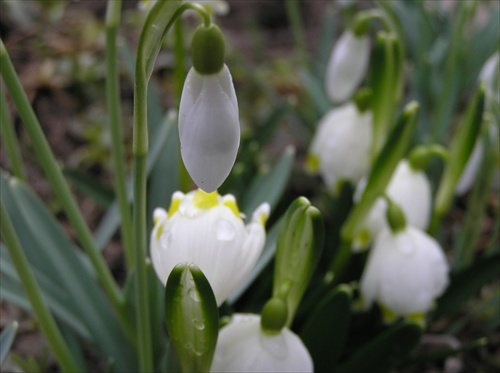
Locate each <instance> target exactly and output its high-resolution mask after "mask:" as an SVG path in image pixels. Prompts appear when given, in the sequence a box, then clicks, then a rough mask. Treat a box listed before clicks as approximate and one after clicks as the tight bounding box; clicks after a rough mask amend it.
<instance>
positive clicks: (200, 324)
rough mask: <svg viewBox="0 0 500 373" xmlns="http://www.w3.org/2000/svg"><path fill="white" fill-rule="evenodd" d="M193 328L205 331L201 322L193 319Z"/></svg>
mask: <svg viewBox="0 0 500 373" xmlns="http://www.w3.org/2000/svg"><path fill="white" fill-rule="evenodd" d="M193 326H194V327H195V328H196V329H198V330H203V329H205V324H204V323H203V321H201V320H198V319H193Z"/></svg>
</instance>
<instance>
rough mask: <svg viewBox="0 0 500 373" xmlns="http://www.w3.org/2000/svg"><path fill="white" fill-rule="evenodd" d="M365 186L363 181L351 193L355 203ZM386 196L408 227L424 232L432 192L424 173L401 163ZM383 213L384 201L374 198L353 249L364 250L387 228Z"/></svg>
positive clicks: (430, 206)
mask: <svg viewBox="0 0 500 373" xmlns="http://www.w3.org/2000/svg"><path fill="white" fill-rule="evenodd" d="M365 186H366V179H363V180H361V181H360V182H359V183H358V186H357V187H356V191H355V192H354V200H355V201H359V200H360V198H361V196H362V194H363V192H364V190H365ZM386 194H387V196H388V197H389V198H390V199H391V200H392V201H394V203H396V204H398V205H399V206H400V207H401V209H402V210H403V213H404V215H405V218H406V222H407V224H409V225H411V226H414V227H416V228H420V229H422V230H425V229H427V227H428V225H429V221H430V216H431V210H432V191H431V184H430V182H429V179H428V178H427V175H426V174H425V173H424V172H423V171H420V170H414V169H413V168H412V167H411V165H410V163H409V162H408V161H407V160H402V161H400V162H399V164H398V166H397V168H396V170H395V171H394V174H393V175H392V177H391V181H390V182H389V185H388V186H387V189H386ZM386 211H387V201H386V200H385V199H384V198H382V197H379V198H377V200H376V201H375V203H374V204H373V207H372V209H371V210H370V212H369V213H368V215H367V217H366V219H365V222H364V225H363V228H362V229H361V231H360V232H359V233H358V236H357V237H356V239H355V241H354V249H355V250H359V249H361V248H365V247H366V246H368V244H370V243H371V242H372V241H373V239H375V237H376V236H377V234H378V233H379V232H380V231H381V230H383V229H384V228H388V224H387V219H386V216H385V215H386Z"/></svg>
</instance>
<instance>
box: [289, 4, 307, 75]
mask: <svg viewBox="0 0 500 373" xmlns="http://www.w3.org/2000/svg"><path fill="white" fill-rule="evenodd" d="M285 5H286V13H287V15H288V20H289V22H290V26H291V28H292V34H293V39H294V41H295V47H296V48H297V53H298V56H299V62H300V63H301V65H302V66H307V65H308V64H309V58H308V52H307V43H306V37H305V33H304V26H303V25H302V19H301V17H300V9H299V5H300V2H299V1H297V0H286V2H285Z"/></svg>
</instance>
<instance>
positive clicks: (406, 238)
mask: <svg viewBox="0 0 500 373" xmlns="http://www.w3.org/2000/svg"><path fill="white" fill-rule="evenodd" d="M448 270H449V269H448V263H447V261H446V257H445V255H444V253H443V252H442V249H441V247H440V246H439V244H438V243H437V242H436V241H435V240H434V239H433V238H432V237H430V236H428V235H427V234H426V233H425V232H423V231H421V230H418V229H416V228H413V227H407V229H406V230H404V231H403V232H400V233H397V234H393V233H391V232H390V231H389V230H385V231H384V232H382V233H381V234H380V235H379V236H378V237H377V239H376V241H375V243H374V246H373V248H372V251H371V252H370V254H369V258H368V262H367V265H366V268H365V271H364V273H363V275H362V278H361V282H360V289H361V293H362V295H363V299H365V300H366V302H367V306H369V305H370V304H371V302H373V301H374V300H376V301H377V302H379V303H381V304H383V305H385V306H386V307H387V308H389V309H390V310H391V311H392V312H393V313H395V314H397V315H408V314H413V313H421V312H427V311H429V310H430V308H431V307H432V304H433V301H434V300H435V299H436V298H437V297H439V296H440V295H441V294H442V293H443V292H444V290H445V289H446V286H447V285H448Z"/></svg>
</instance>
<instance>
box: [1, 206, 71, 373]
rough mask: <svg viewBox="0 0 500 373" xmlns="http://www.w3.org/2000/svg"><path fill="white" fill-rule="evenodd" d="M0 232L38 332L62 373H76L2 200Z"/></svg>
mask: <svg viewBox="0 0 500 373" xmlns="http://www.w3.org/2000/svg"><path fill="white" fill-rule="evenodd" d="M0 232H1V233H2V236H3V240H4V242H5V245H6V246H7V250H8V251H9V255H10V258H11V259H12V263H13V264H14V267H15V268H16V271H17V273H18V275H19V278H20V279H21V282H22V284H23V287H24V291H25V292H26V296H27V297H28V299H29V301H30V304H31V307H32V308H33V311H34V312H35V315H36V317H37V319H38V321H39V325H40V329H41V330H42V333H43V335H44V336H45V338H46V339H47V342H48V343H49V345H50V348H51V349H52V351H53V352H54V355H55V357H56V359H57V361H58V363H59V365H60V366H61V368H62V370H63V371H64V372H78V371H79V369H78V364H77V363H76V361H75V359H74V357H73V356H72V355H71V351H70V350H69V348H68V346H67V345H66V343H65V342H64V339H63V337H62V335H61V332H60V330H59V329H58V327H57V324H56V322H55V320H54V318H53V316H52V314H51V313H50V311H49V309H48V307H47V305H46V304H45V302H44V300H43V298H42V295H41V291H40V288H39V287H38V284H37V282H36V279H35V276H34V275H33V273H32V272H31V270H30V266H29V263H28V260H27V259H26V256H25V255H24V252H23V250H22V248H21V244H20V243H19V239H18V237H17V235H16V232H15V230H14V226H13V225H12V221H11V220H10V216H9V214H8V213H7V209H6V208H5V206H4V203H3V200H2V199H0Z"/></svg>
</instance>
